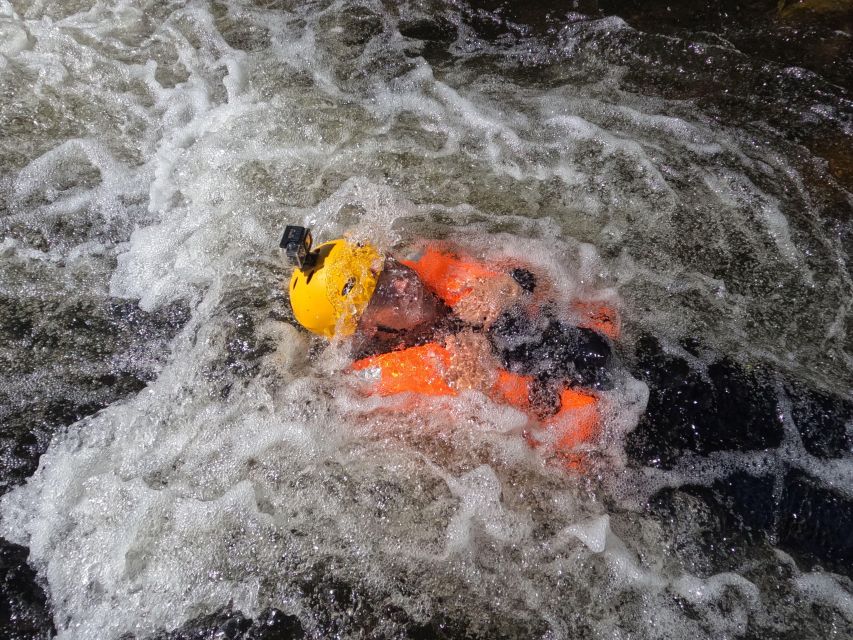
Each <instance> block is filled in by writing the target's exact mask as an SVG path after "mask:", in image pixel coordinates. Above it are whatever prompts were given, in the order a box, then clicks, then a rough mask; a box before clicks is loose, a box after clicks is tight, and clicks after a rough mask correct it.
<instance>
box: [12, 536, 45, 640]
mask: <svg viewBox="0 0 853 640" xmlns="http://www.w3.org/2000/svg"><path fill="white" fill-rule="evenodd" d="M27 556H28V551H27V548H26V547H21V546H18V545H16V544H12V543H11V542H7V541H6V540H4V539H3V538H0V638H3V639H4V640H47V638H51V637H53V636H54V635H55V630H54V628H53V622H52V618H51V615H50V608H49V607H48V603H47V596H46V595H45V593H44V590H43V589H42V588H41V586H40V585H39V584H38V582H37V581H36V575H35V572H34V571H33V570H32V569H31V568H30V566H29V565H28V564H27Z"/></svg>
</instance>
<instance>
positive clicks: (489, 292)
mask: <svg viewBox="0 0 853 640" xmlns="http://www.w3.org/2000/svg"><path fill="white" fill-rule="evenodd" d="M522 293H523V292H522V289H521V287H520V286H519V284H518V283H517V282H516V281H515V280H513V279H512V277H511V276H509V275H506V274H500V275H498V276H495V277H490V278H477V279H476V280H474V282H472V286H471V292H470V293H469V294H468V295H466V296H465V297H464V298H462V299H461V300H460V301H459V302H457V303H456V305H454V307H453V311H454V312H455V313H456V315H457V316H459V318H461V319H462V321H463V322H466V323H467V324H470V325H473V326H475V327H485V328H486V329H488V328H489V327H491V326H492V324H494V322H495V320H497V319H498V317H499V316H500V315H501V314H502V313H503V312H504V311H505V310H506V309H507V308H508V307H509V306H510V305H511V304H512V303H513V302H515V301H516V300H517V299H518V298H519V297H520V296H521V294H522Z"/></svg>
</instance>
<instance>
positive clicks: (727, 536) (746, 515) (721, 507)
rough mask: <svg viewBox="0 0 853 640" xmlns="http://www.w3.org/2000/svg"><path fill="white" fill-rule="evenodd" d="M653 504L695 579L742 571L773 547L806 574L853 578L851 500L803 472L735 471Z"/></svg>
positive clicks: (662, 494) (671, 492) (674, 492)
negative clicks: (827, 573) (818, 570)
mask: <svg viewBox="0 0 853 640" xmlns="http://www.w3.org/2000/svg"><path fill="white" fill-rule="evenodd" d="M649 504H650V508H651V510H652V512H653V513H654V514H655V515H656V516H657V517H659V518H660V519H661V521H662V522H663V523H664V524H665V526H666V527H667V528H668V529H669V532H670V537H671V539H672V541H673V542H672V544H673V552H674V553H675V554H676V556H677V557H678V559H679V561H680V562H681V564H682V566H684V568H685V569H686V570H688V571H691V572H693V573H696V574H697V575H712V574H715V573H719V572H721V571H737V572H739V573H742V572H743V568H744V566H745V565H746V564H748V563H749V562H752V561H753V560H754V559H755V558H756V557H759V556H761V555H762V554H766V553H768V552H769V549H770V546H769V545H771V544H772V545H773V546H775V547H778V548H780V549H782V550H783V551H785V552H787V553H789V554H790V555H791V556H792V557H794V558H795V559H796V561H797V563H798V564H799V567H800V569H801V570H803V571H811V570H812V569H814V568H815V567H818V566H819V567H822V568H823V569H825V570H829V571H834V572H837V573H841V574H843V575H846V576H848V577H850V578H853V537H851V536H850V531H851V528H853V500H851V499H850V498H847V497H845V496H843V495H841V494H839V493H837V492H834V491H832V490H831V489H829V488H827V487H825V486H823V485H822V484H821V483H820V482H819V481H818V480H816V479H814V478H812V477H809V476H807V475H806V474H804V473H803V472H800V471H788V472H787V473H785V475H784V477H779V478H777V477H776V476H773V475H764V476H752V475H749V474H746V473H735V474H732V475H730V476H728V477H726V478H723V479H721V480H718V481H716V482H714V483H712V484H711V485H710V486H708V487H705V486H698V485H689V484H688V485H683V486H681V487H678V488H677V489H670V488H668V489H664V490H662V491H660V492H658V493H657V494H656V495H655V496H654V497H653V498H652V500H650V502H649Z"/></svg>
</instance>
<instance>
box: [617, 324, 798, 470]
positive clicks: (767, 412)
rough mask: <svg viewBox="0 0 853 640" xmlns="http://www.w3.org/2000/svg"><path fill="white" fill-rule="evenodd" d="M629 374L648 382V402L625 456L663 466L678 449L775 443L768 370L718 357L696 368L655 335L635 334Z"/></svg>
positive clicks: (778, 437) (776, 423) (777, 434)
mask: <svg viewBox="0 0 853 640" xmlns="http://www.w3.org/2000/svg"><path fill="white" fill-rule="evenodd" d="M632 373H633V375H634V376H636V377H637V378H639V379H641V380H643V381H644V382H646V383H647V384H648V385H649V402H648V405H647V407H646V412H645V413H644V414H643V416H642V418H641V419H640V422H639V424H638V425H637V428H636V429H635V430H634V431H633V432H632V433H631V434H630V435H629V437H628V443H627V449H628V453H629V455H630V456H631V457H632V458H633V459H635V460H637V461H638V462H641V463H643V464H648V465H652V466H661V467H667V466H669V465H670V464H672V462H674V461H675V459H676V458H678V457H679V456H681V455H683V454H684V453H688V452H691V453H696V454H699V455H707V454H709V453H712V452H714V451H734V450H737V451H750V450H760V449H767V448H772V447H777V446H778V445H779V444H780V443H781V442H782V437H783V428H782V423H781V422H780V420H779V419H778V417H777V415H776V413H777V411H776V397H775V392H774V389H773V386H772V381H771V379H770V378H769V376H768V374H767V373H766V372H764V371H761V370H759V369H756V370H752V371H747V370H746V369H745V368H744V367H742V366H741V365H739V364H737V363H735V362H734V361H731V360H728V359H725V358H723V359H720V360H717V361H716V362H714V363H713V364H711V365H710V366H708V367H707V370H706V371H700V370H698V369H696V368H694V367H691V365H690V364H689V363H688V361H687V360H686V359H685V358H682V357H679V356H675V355H672V354H668V353H665V352H664V351H663V349H662V348H661V345H660V343H659V342H658V340H657V339H655V338H652V337H650V336H646V337H644V338H641V339H640V340H639V341H638V342H637V346H636V359H635V361H634V363H633V365H632Z"/></svg>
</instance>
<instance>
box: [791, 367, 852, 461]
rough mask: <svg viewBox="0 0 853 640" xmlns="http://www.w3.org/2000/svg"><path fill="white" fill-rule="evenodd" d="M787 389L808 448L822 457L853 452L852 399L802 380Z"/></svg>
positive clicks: (792, 408) (836, 456)
mask: <svg viewBox="0 0 853 640" xmlns="http://www.w3.org/2000/svg"><path fill="white" fill-rule="evenodd" d="M785 390H786V392H787V394H788V397H789V398H790V400H791V414H792V418H793V419H794V423H795V424H796V425H797V430H798V431H799V433H800V438H801V439H802V441H803V446H804V447H805V448H806V451H808V452H809V453H810V454H812V455H813V456H818V457H820V458H841V457H843V456H844V455H846V454H850V453H853V401H851V400H849V399H845V398H842V397H840V396H837V395H834V394H831V393H828V392H825V391H817V390H814V389H809V388H808V387H806V386H805V385H803V384H800V383H789V384H788V385H786V389H785Z"/></svg>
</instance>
